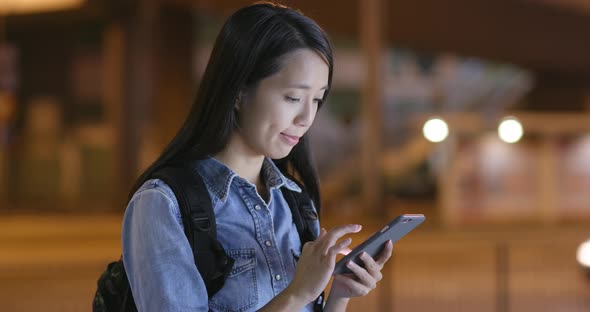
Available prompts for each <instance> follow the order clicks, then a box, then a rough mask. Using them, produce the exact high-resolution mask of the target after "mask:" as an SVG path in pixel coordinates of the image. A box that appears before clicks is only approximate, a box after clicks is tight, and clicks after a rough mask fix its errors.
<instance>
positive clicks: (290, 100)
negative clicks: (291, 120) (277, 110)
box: [285, 96, 299, 102]
mask: <svg viewBox="0 0 590 312" xmlns="http://www.w3.org/2000/svg"><path fill="white" fill-rule="evenodd" d="M285 98H286V99H287V101H289V102H299V99H298V98H294V97H290V96H286V97H285Z"/></svg>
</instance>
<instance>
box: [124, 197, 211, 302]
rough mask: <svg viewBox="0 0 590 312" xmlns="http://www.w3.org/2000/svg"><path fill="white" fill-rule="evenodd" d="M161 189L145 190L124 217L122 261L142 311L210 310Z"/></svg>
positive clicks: (172, 204)
mask: <svg viewBox="0 0 590 312" xmlns="http://www.w3.org/2000/svg"><path fill="white" fill-rule="evenodd" d="M177 213H178V204H177V202H176V200H175V199H174V198H171V196H169V195H167V194H165V193H164V192H163V191H162V190H160V189H158V188H157V187H154V188H148V189H144V190H141V191H140V192H138V193H136V194H135V196H134V197H133V198H132V199H131V201H130V202H129V205H128V206H127V210H126V211H125V217H124V219H123V233H122V237H123V238H122V239H123V242H122V243H123V263H124V264H125V269H126V271H127V276H128V277H129V284H130V285H131V291H132V292H133V297H134V299H135V304H136V306H137V308H138V311H208V298H207V290H206V288H205V284H204V283H203V279H202V278H201V275H200V274H199V272H198V270H197V267H196V266H195V262H194V259H193V254H192V250H191V247H190V245H189V243H188V240H187V239H186V236H185V235H184V232H183V228H182V225H181V224H179V223H178V219H177Z"/></svg>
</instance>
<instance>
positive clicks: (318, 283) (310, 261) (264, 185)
mask: <svg viewBox="0 0 590 312" xmlns="http://www.w3.org/2000/svg"><path fill="white" fill-rule="evenodd" d="M331 80H332V50H331V47H330V43H329V42H328V39H327V37H326V35H325V33H324V32H323V31H322V30H321V29H320V28H319V26H317V25H316V24H315V22H313V21H312V20H311V19H309V18H307V17H305V16H303V15H302V14H301V13H299V12H297V11H294V10H292V9H289V8H287V7H284V6H280V5H275V4H270V3H260V4H255V5H252V6H248V7H245V8H243V9H240V10H238V11H237V12H236V13H234V14H233V15H232V16H231V17H229V19H228V20H227V21H226V23H225V25H224V26H223V29H222V30H221V32H220V34H219V36H218V37H217V39H216V42H215V46H214V48H213V51H212V53H211V58H210V60H209V64H208V65H207V68H206V70H205V74H204V76H203V79H202V81H201V85H200V89H199V91H198V94H197V97H196V100H195V102H194V104H193V107H192V109H191V112H190V114H189V116H188V118H187V120H186V121H185V123H184V125H183V126H182V128H181V129H180V131H179V132H178V134H177V135H176V137H175V138H174V139H173V140H172V142H171V143H170V144H169V145H168V147H167V148H166V149H165V150H164V152H163V153H162V155H160V157H159V158H158V159H157V160H156V161H155V163H154V164H153V165H152V166H150V167H149V168H148V169H147V170H146V172H145V173H144V174H143V175H142V176H141V177H140V178H139V179H138V181H137V183H136V185H135V187H134V188H133V190H132V192H131V194H132V196H131V199H130V202H129V205H128V207H127V210H126V212H125V219H124V223H123V262H124V264H125V268H126V271H127V275H128V278H129V282H130V285H131V289H132V293H133V296H134V299H135V302H136V305H137V307H138V309H139V310H140V311H208V310H213V311H251V310H252V311H254V310H260V311H301V310H304V311H312V308H313V303H312V302H313V301H314V300H315V299H316V298H317V297H318V295H320V293H321V292H322V291H323V290H324V288H325V287H326V285H327V284H328V282H329V280H330V278H331V276H332V272H333V270H334V265H335V257H336V254H337V253H339V252H345V250H347V248H346V246H347V245H349V244H350V242H351V240H350V238H348V239H345V240H342V241H340V242H338V240H339V239H340V238H341V237H343V236H344V235H346V234H349V233H356V232H358V231H359V230H360V228H361V227H360V225H353V224H349V225H344V226H339V227H336V228H334V229H332V230H330V231H326V230H324V229H322V230H320V229H319V224H316V228H315V231H316V232H317V233H318V234H319V236H318V238H317V240H315V241H313V242H308V243H306V244H305V245H304V246H303V248H302V246H301V240H300V238H299V236H298V233H297V230H296V228H295V226H294V224H293V220H292V216H291V213H290V210H289V207H288V206H287V203H286V201H285V199H284V198H283V195H282V193H281V191H280V189H281V188H288V189H290V190H291V191H296V192H300V191H301V189H300V187H299V185H301V186H302V187H303V188H304V189H305V190H306V191H307V192H308V194H309V195H310V197H311V198H312V200H313V202H314V204H315V206H316V207H319V203H320V197H319V189H318V188H319V186H318V180H317V174H316V170H315V168H314V167H313V164H312V161H311V159H310V153H309V148H308V141H307V137H306V132H307V130H308V129H309V127H310V126H311V125H312V123H313V120H314V118H315V115H316V112H317V111H318V109H319V108H320V107H321V106H322V103H323V102H324V100H325V99H326V97H327V95H328V91H329V90H330V85H331ZM178 160H183V161H185V162H188V163H190V166H191V168H193V170H194V171H195V172H197V173H198V174H199V175H200V176H201V177H202V179H203V181H204V182H205V185H206V187H207V189H208V192H209V195H210V198H211V202H212V205H213V208H214V213H215V218H216V224H217V236H218V240H219V242H220V243H221V245H222V246H223V247H224V249H225V250H226V251H227V253H228V254H229V256H231V257H232V258H234V259H236V263H235V264H234V271H235V272H236V273H235V274H230V276H229V277H228V279H227V280H226V281H225V284H224V286H223V288H221V290H220V291H219V292H218V293H216V294H215V295H214V296H213V297H211V299H209V298H208V296H207V291H206V289H205V285H204V283H203V279H202V278H201V276H200V275H199V272H198V270H197V268H196V266H195V263H194V259H193V256H192V253H191V248H190V246H189V244H188V241H187V239H186V237H185V235H184V233H183V225H182V221H181V220H180V212H179V206H178V202H177V200H176V198H175V197H174V194H173V193H172V191H171V189H170V188H169V187H168V186H167V185H166V184H164V183H163V182H162V181H161V180H157V179H149V177H150V175H151V173H153V172H154V171H155V170H157V169H158V168H160V167H162V166H164V165H166V164H168V163H170V162H171V161H178ZM287 170H289V172H288V171H287ZM287 176H289V177H298V181H297V182H298V183H299V185H298V184H297V183H295V182H294V181H293V180H292V179H295V178H292V179H289V178H287ZM391 250H392V245H391V242H389V244H388V245H387V246H386V248H385V250H384V251H383V253H382V254H381V255H380V256H378V257H377V258H376V259H373V258H371V257H370V256H366V255H365V256H363V257H362V259H363V261H364V263H365V268H366V269H365V268H361V267H360V266H358V265H356V264H354V263H351V264H349V268H350V269H351V271H352V272H353V273H354V274H347V275H336V276H335V277H334V282H333V285H332V288H331V293H330V295H329V297H328V299H327V301H326V303H325V310H326V311H344V310H345V309H346V305H347V303H348V300H349V298H350V297H354V296H363V295H366V294H367V293H369V291H371V290H372V289H373V288H374V287H375V285H376V283H377V282H378V281H379V280H380V279H381V277H382V275H381V272H380V271H381V268H382V267H383V265H384V264H385V262H387V260H388V259H389V257H390V255H391ZM236 267H237V268H239V270H236Z"/></svg>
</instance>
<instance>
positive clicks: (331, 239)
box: [322, 224, 362, 248]
mask: <svg viewBox="0 0 590 312" xmlns="http://www.w3.org/2000/svg"><path fill="white" fill-rule="evenodd" d="M361 229H362V226H361V225H359V224H347V225H341V226H337V227H335V228H332V229H331V230H329V231H328V232H327V233H326V235H325V236H324V237H322V244H325V245H324V246H325V248H329V247H331V246H332V245H334V243H336V241H337V240H338V239H340V238H341V237H342V236H344V235H346V234H350V233H358V232H359V231H360V230H361Z"/></svg>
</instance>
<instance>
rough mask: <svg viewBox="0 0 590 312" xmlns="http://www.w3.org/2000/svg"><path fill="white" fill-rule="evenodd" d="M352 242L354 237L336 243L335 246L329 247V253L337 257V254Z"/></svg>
mask: <svg viewBox="0 0 590 312" xmlns="http://www.w3.org/2000/svg"><path fill="white" fill-rule="evenodd" d="M350 243H352V238H350V237H349V238H347V239H345V240H343V241H341V242H339V243H337V244H334V246H332V247H330V249H328V255H330V256H331V257H336V254H338V253H340V252H341V251H342V250H343V249H344V248H346V246H348V245H350Z"/></svg>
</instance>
